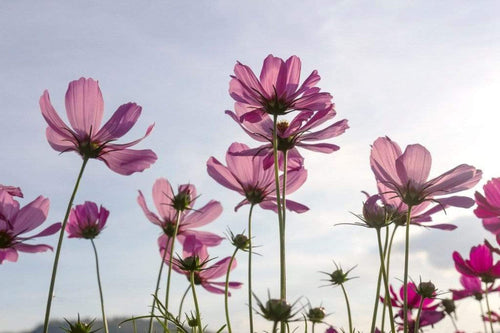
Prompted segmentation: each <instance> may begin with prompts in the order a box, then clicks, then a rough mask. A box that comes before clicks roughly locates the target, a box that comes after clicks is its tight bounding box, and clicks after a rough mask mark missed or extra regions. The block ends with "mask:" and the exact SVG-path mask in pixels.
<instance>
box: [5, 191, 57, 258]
mask: <svg viewBox="0 0 500 333" xmlns="http://www.w3.org/2000/svg"><path fill="white" fill-rule="evenodd" d="M48 211H49V199H47V198H44V197H42V196H39V197H38V198H36V199H35V200H33V201H32V202H30V203H29V204H27V205H26V206H24V207H23V208H20V205H19V202H17V201H16V200H14V198H13V197H12V196H11V195H10V194H9V193H8V192H7V191H5V190H2V189H0V264H1V263H3V261H4V260H7V261H12V262H16V261H17V258H18V256H19V254H18V251H20V252H28V253H36V252H45V251H47V250H52V247H51V246H49V245H46V244H37V245H33V244H25V242H26V241H28V240H31V239H33V238H36V237H44V236H49V235H52V234H55V233H56V232H58V231H59V229H61V223H54V224H52V225H50V226H49V227H47V228H45V229H44V230H42V231H41V232H39V233H37V234H35V235H33V236H27V237H22V236H21V235H22V234H25V233H28V232H30V231H32V230H34V229H36V228H37V227H39V226H40V225H41V224H42V223H43V222H44V221H45V219H46V218H47V214H48Z"/></svg>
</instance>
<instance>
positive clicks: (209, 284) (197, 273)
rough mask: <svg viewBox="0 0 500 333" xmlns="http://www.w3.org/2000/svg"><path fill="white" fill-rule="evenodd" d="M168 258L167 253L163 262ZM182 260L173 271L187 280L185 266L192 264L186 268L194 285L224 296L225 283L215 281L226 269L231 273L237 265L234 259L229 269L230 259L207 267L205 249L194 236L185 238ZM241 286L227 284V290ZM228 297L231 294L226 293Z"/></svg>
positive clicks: (224, 273) (222, 275)
mask: <svg viewBox="0 0 500 333" xmlns="http://www.w3.org/2000/svg"><path fill="white" fill-rule="evenodd" d="M169 250H170V249H167V251H169ZM163 251H164V248H163ZM169 256H170V253H168V252H167V256H166V258H165V262H168V260H169ZM182 258H183V259H181V260H178V263H177V265H174V266H173V269H174V270H175V271H176V272H178V273H180V274H185V275H186V276H187V278H188V279H189V277H190V271H189V270H188V269H189V268H187V269H186V267H185V266H186V264H187V263H193V262H194V263H195V264H194V265H192V264H187V266H191V267H192V268H191V269H192V270H193V271H194V283H195V284H196V285H201V286H202V287H203V288H205V289H206V290H207V291H209V292H211V293H214V294H224V287H225V285H226V284H225V282H222V281H220V282H219V281H216V279H218V278H221V277H224V276H225V275H226V273H227V271H228V269H229V270H231V271H232V270H233V269H235V268H236V265H237V263H236V258H235V259H234V260H233V262H232V264H231V267H229V263H230V261H231V257H226V258H224V259H222V260H219V261H217V262H216V263H214V264H212V265H209V262H210V259H209V256H208V252H207V247H206V245H205V244H204V243H203V242H202V241H201V240H199V239H197V238H196V235H190V236H187V237H186V239H185V240H184V244H183V253H182ZM183 266H184V267H183ZM183 268H184V269H183ZM241 286H242V283H240V282H234V281H230V282H229V288H240V287H241ZM228 296H231V293H228Z"/></svg>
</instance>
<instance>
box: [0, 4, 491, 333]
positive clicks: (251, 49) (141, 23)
mask: <svg viewBox="0 0 500 333" xmlns="http://www.w3.org/2000/svg"><path fill="white" fill-rule="evenodd" d="M499 10H500V6H499V5H498V3H496V2H495V1H475V2H470V1H439V2H436V1H420V2H415V1H399V0H398V1H395V0H394V1H391V0H388V1H330V0H325V1H308V2H304V1H264V0H262V1H251V2H250V1H247V2H243V1H196V2H195V1H193V2H180V1H153V0H144V1H119V2H117V1H85V2H82V1H72V0H71V1H43V2H42V1H34V0H33V1H2V2H1V3H0V22H1V23H0V26H1V29H0V45H1V52H0V73H2V74H1V75H2V77H3V79H2V80H1V81H0V100H1V103H2V111H1V112H2V119H3V121H2V122H0V130H1V133H2V135H3V136H4V140H3V142H4V144H3V145H2V156H3V157H2V163H1V164H0V174H1V179H0V183H3V184H8V185H16V186H20V187H21V188H22V189H23V191H24V195H25V198H24V199H23V200H22V203H23V204H26V203H28V202H29V201H31V200H33V199H34V198H35V197H36V196H38V195H40V194H41V195H44V196H47V197H49V198H50V200H51V208H50V213H49V217H48V221H49V222H50V223H53V222H57V221H60V220H61V219H62V217H63V215H64V211H65V208H66V205H67V200H68V199H69V195H70V193H71V191H72V187H73V184H74V181H75V179H76V175H77V172H78V169H79V167H80V164H81V159H80V157H79V156H78V155H77V154H75V153H67V154H58V153H57V152H56V151H54V150H52V149H51V148H50V146H49V145H48V143H47V141H46V139H45V134H44V133H45V128H46V123H45V121H44V120H43V118H42V116H41V114H40V110H39V107H38V99H39V97H40V95H41V94H42V92H43V91H44V90H45V89H48V90H49V92H50V95H51V100H52V102H53V104H54V106H55V108H56V109H57V110H58V111H59V113H60V114H62V115H63V117H65V115H64V94H65V91H66V88H67V84H68V82H70V81H71V80H74V79H78V78H80V77H82V76H83V77H92V78H95V79H98V80H99V82H100V86H101V89H102V92H103V96H104V100H105V119H107V118H109V117H110V115H111V114H112V112H114V110H116V108H117V107H118V106H119V105H121V104H123V103H126V102H129V101H134V102H136V103H138V104H140V105H141V106H142V107H143V113H142V115H141V118H140V119H139V121H138V123H137V124H136V126H135V127H134V129H133V130H132V131H131V132H130V133H129V134H127V137H126V138H125V139H131V140H132V139H135V138H137V137H139V136H141V135H142V134H143V132H144V131H145V129H146V128H147V126H148V125H150V124H152V123H155V129H154V131H153V133H152V134H151V135H150V136H149V137H148V138H147V139H146V140H144V141H143V142H142V143H141V144H140V148H151V149H153V150H154V151H155V152H156V153H157V155H158V156H159V158H158V161H157V162H156V164H154V165H153V166H152V167H151V168H150V169H148V170H146V171H145V172H143V173H140V174H134V175H132V176H129V177H124V176H120V175H117V174H115V173H113V172H111V171H110V170H109V169H108V168H107V167H106V166H105V165H104V164H103V163H101V162H99V161H91V162H90V163H89V165H88V167H87V169H86V171H85V175H84V177H83V181H82V185H81V188H80V191H79V193H78V195H77V197H76V200H75V203H77V204H78V203H82V202H83V201H85V200H93V201H96V202H97V203H101V204H102V205H104V206H105V207H107V208H108V209H109V210H110V211H111V214H110V217H109V220H108V227H107V228H106V230H105V231H104V232H103V233H102V234H101V235H100V236H99V238H98V239H97V240H96V245H97V247H98V249H99V253H100V260H101V264H102V269H101V272H102V280H103V288H104V293H105V297H106V305H107V312H108V316H110V317H112V316H118V315H126V316H132V315H136V316H137V315H143V314H146V313H147V312H148V307H149V306H150V302H151V297H150V294H151V293H152V292H153V288H154V284H155V281H156V275H157V271H158V266H159V262H160V257H159V255H158V251H157V246H156V238H157V237H158V235H159V229H158V228H157V227H156V226H154V225H152V224H151V223H149V222H148V221H147V220H146V218H145V217H144V215H143V214H142V211H141V209H140V208H139V206H138V205H137V204H136V197H137V190H139V189H140V190H142V191H143V192H144V193H145V194H146V200H147V201H148V202H149V203H151V202H152V201H151V187H152V185H153V183H154V181H155V180H156V179H157V178H159V177H165V178H167V179H169V180H170V182H171V183H172V184H173V185H174V186H176V185H179V184H183V183H188V182H190V183H192V184H195V185H196V187H197V189H198V192H199V193H201V194H202V195H201V197H200V198H199V199H198V203H200V204H203V203H205V202H208V201H209V200H211V199H216V200H219V201H221V203H222V205H223V207H224V213H223V214H222V216H221V217H220V218H219V219H218V220H217V221H216V222H214V223H213V225H210V226H208V227H207V230H211V231H214V232H217V233H219V234H223V232H224V231H225V230H226V228H227V227H230V228H231V229H232V230H234V231H236V232H238V231H241V230H243V229H244V228H245V225H246V218H247V212H248V211H247V210H246V209H241V210H240V211H239V212H238V213H234V211H233V207H234V206H235V205H236V204H237V203H238V202H239V201H240V198H238V197H237V196H235V195H234V194H233V193H230V191H229V190H227V189H225V188H222V187H221V186H219V185H218V184H217V183H215V181H213V180H212V179H211V178H210V177H209V176H208V175H207V173H206V171H205V170H206V166H205V163H206V160H207V159H208V158H209V157H210V156H215V157H216V158H218V159H221V160H222V159H223V158H224V155H225V151H226V149H227V147H229V145H230V144H231V143H232V142H234V141H238V142H244V143H247V144H249V145H253V146H255V143H254V142H252V141H251V140H250V139H249V138H248V137H247V136H246V135H245V134H244V133H243V132H242V131H241V130H240V128H239V127H238V126H236V125H235V124H234V122H233V121H232V120H231V119H230V118H229V117H227V116H226V115H225V114H224V110H226V109H231V108H232V105H233V101H232V100H231V98H230V97H229V95H228V93H227V90H228V82H229V75H230V74H231V73H232V70H233V67H234V64H235V63H236V61H240V62H242V63H244V64H247V65H249V66H251V67H252V68H254V70H255V71H256V72H258V71H260V67H261V64H262V60H263V59H264V58H265V57H266V56H267V55H268V54H270V53H272V54H274V55H275V56H279V57H282V58H288V57H289V56H290V55H297V56H299V57H300V58H301V59H302V64H303V66H302V69H303V73H302V77H305V76H306V75H308V74H309V73H310V72H311V71H312V70H314V69H317V70H318V72H319V74H320V75H321V77H322V79H321V81H320V83H319V86H320V87H321V88H322V90H324V91H328V92H331V93H332V95H333V96H334V101H335V103H336V110H337V112H338V115H337V117H338V120H340V119H344V118H347V119H348V120H349V124H350V127H351V128H350V129H349V130H348V131H347V132H346V133H345V134H344V135H342V136H341V137H338V138H336V139H335V140H332V142H333V143H336V144H338V145H340V146H341V149H340V151H338V152H336V153H334V154H332V155H324V154H309V153H304V155H305V157H306V168H307V169H308V171H309V178H308V181H307V182H306V184H305V185H304V186H303V188H301V189H300V190H299V191H297V192H296V193H294V194H293V195H292V197H293V199H294V200H296V201H299V202H301V203H304V204H306V205H308V206H309V207H310V208H311V210H310V211H309V212H308V213H306V214H303V215H292V214H289V218H288V223H287V232H288V237H287V239H288V274H289V290H288V295H289V298H290V300H291V301H294V300H297V299H299V298H300V302H301V303H302V304H307V300H309V301H310V302H311V304H312V305H313V306H317V305H320V304H322V305H323V306H324V307H325V308H326V310H327V312H328V313H330V314H331V315H330V316H329V317H328V322H330V323H332V324H334V325H336V326H339V327H346V326H347V318H346V311H345V308H344V303H343V298H342V295H341V291H340V290H339V289H332V288H318V287H319V286H321V285H323V284H324V282H321V279H322V278H323V277H322V275H321V274H320V273H319V271H331V270H333V267H334V266H333V260H335V261H336V262H337V263H340V264H341V265H342V266H343V267H345V268H349V267H351V266H354V265H358V266H357V268H356V269H355V270H354V272H353V273H354V275H355V276H358V277H359V278H358V279H355V280H353V281H351V282H349V283H348V284H347V285H346V287H347V290H348V292H349V293H350V296H351V304H352V312H353V317H354V321H355V326H356V327H357V328H358V329H360V330H362V331H364V332H368V330H369V323H370V317H371V309H372V304H373V300H374V294H375V290H374V284H375V280H376V269H377V260H378V259H377V255H376V253H377V252H376V243H375V234H374V232H373V231H371V230H366V229H362V228H356V227H351V226H336V227H334V225H335V224H336V223H341V222H353V220H354V218H353V216H352V215H351V214H350V212H359V211H360V209H361V202H362V200H363V196H362V194H361V193H360V191H361V190H366V191H369V192H374V191H375V183H374V179H373V175H372V173H371V171H370V168H369V164H368V157H369V152H370V144H371V143H372V142H373V141H374V140H375V139H376V138H377V137H379V136H384V135H388V136H390V137H391V138H392V139H393V140H395V141H397V142H398V143H400V144H401V146H405V145H407V144H411V143H421V144H423V145H424V146H426V147H427V148H428V149H429V150H430V152H431V154H432V156H433V169H432V171H431V176H436V175H438V174H440V173H442V172H444V171H447V170H448V169H450V168H452V167H454V166H456V165H458V164H460V163H468V164H472V165H474V166H476V167H478V168H480V169H482V170H483V171H484V179H483V181H481V183H480V185H482V184H484V182H485V181H486V180H487V179H489V178H491V177H494V176H499V175H500V170H499V169H498V167H499V165H500V158H499V157H498V153H497V152H498V145H497V143H498V134H497V133H498V124H499V123H500V116H499V110H500V102H499V99H498V92H499V91H500V21H499V20H498V12H499ZM65 119H66V118H65ZM478 188H479V187H478ZM472 193H473V192H472V191H469V192H468V193H467V194H469V195H471V194H472ZM435 220H436V221H439V222H451V223H455V224H457V225H458V226H459V228H458V230H456V231H454V232H452V233H449V232H440V231H433V230H417V229H415V230H412V235H413V236H412V245H411V247H412V257H411V258H412V259H411V264H410V274H411V276H412V277H413V278H414V279H416V280H418V278H419V276H421V277H422V279H424V280H429V279H430V280H432V281H434V282H435V284H436V285H437V287H438V288H439V289H441V290H447V289H448V288H453V287H454V288H456V287H458V275H457V273H455V271H454V268H453V264H452V261H451V253H452V252H453V250H459V251H461V252H462V253H466V252H468V249H469V248H470V246H472V245H477V244H479V243H480V242H482V240H483V239H484V238H485V237H489V235H488V234H487V233H486V232H485V231H484V230H483V229H482V228H481V226H480V222H479V221H478V220H477V219H476V218H474V216H473V214H472V211H471V210H459V209H456V210H451V209H450V210H449V211H448V212H447V215H445V214H438V215H436V217H435ZM277 232H278V227H277V223H276V217H275V216H274V215H273V214H271V213H269V212H262V211H257V212H256V213H255V216H254V234H255V237H256V238H255V242H256V243H257V244H260V245H261V247H259V250H258V251H259V252H260V253H261V254H262V256H259V257H256V259H255V261H254V262H255V264H254V265H255V269H256V270H255V278H256V280H255V281H256V282H255V283H254V284H255V291H256V293H257V295H259V296H261V297H262V298H265V297H266V294H267V290H269V291H270V293H271V295H272V296H277V295H278V278H277V277H278V239H277ZM43 241H44V242H47V243H49V244H51V245H54V246H55V244H56V237H55V236H54V237H50V238H47V239H44V240H43ZM396 242H397V243H396V245H395V248H394V254H393V258H394V261H393V262H394V265H393V268H392V272H393V273H394V274H393V276H392V277H391V282H392V283H394V284H395V285H398V286H399V284H400V282H399V280H400V279H402V268H401V269H399V267H402V262H403V261H402V257H403V250H402V245H401V239H400V238H398V239H397V241H396ZM231 252H232V248H231V247H230V245H229V244H228V243H227V242H225V243H223V245H221V246H220V247H219V248H217V249H214V250H213V251H212V255H213V256H217V257H219V258H221V257H224V256H227V255H230V253H231ZM238 260H239V268H238V269H237V270H235V271H234V273H233V275H232V276H233V277H234V279H235V280H240V281H245V276H246V269H245V265H246V264H245V262H246V256H245V255H241V256H239V257H238ZM52 261H53V253H43V254H21V255H20V257H19V260H18V262H17V263H11V262H5V263H4V264H3V265H2V267H1V268H0V269H1V271H2V283H3V286H4V287H3V288H2V291H1V292H0V293H1V299H2V302H0V331H2V332H9V331H20V330H28V329H30V328H33V327H34V326H35V325H37V324H39V323H40V322H41V321H42V320H43V316H44V311H45V302H46V297H47V290H48V285H49V281H50V272H51V267H52ZM173 285H174V286H175V287H174V288H173V298H172V299H174V300H176V301H177V300H178V299H180V296H181V294H182V293H183V291H184V289H185V288H186V286H187V281H186V280H185V278H184V277H181V276H175V277H174V280H173ZM245 295H246V292H245V289H243V290H241V291H239V292H235V293H234V297H233V298H232V299H231V306H232V309H233V315H232V318H233V321H234V322H233V326H234V329H235V330H236V331H243V330H244V328H245V325H246V319H245V316H246V311H245V308H246V306H245V304H246V297H245ZM199 296H200V299H201V304H202V305H201V310H202V313H203V319H204V321H205V322H206V323H207V324H208V325H209V327H210V328H211V329H217V328H218V327H220V325H222V323H223V307H222V306H219V305H222V298H220V299H217V298H216V297H213V296H212V295H210V294H208V293H207V292H206V291H204V290H200V291H199ZM174 304H175V302H174ZM188 304H189V305H188ZM494 304H495V307H496V308H498V304H499V302H496V301H494ZM190 306H191V305H190V303H187V304H186V307H187V308H189V307H190ZM477 311H478V308H477V304H475V303H474V302H472V301H471V302H463V303H460V305H459V309H458V314H459V326H460V327H461V328H462V329H467V330H468V331H471V330H473V329H475V328H477V327H481V326H480V324H479V322H478V321H477V320H478V312H477ZM78 313H80V314H81V315H82V316H89V317H99V316H100V309H99V303H98V291H97V286H96V279H95V271H94V261H93V255H92V252H91V246H90V244H89V243H88V242H87V241H84V240H75V239H66V240H65V241H64V244H63V252H62V256H61V260H60V266H59V274H58V277H57V282H56V288H55V299H54V302H53V306H52V316H53V317H54V318H74V317H76V315H77V314H78ZM439 325H440V326H439V331H440V332H444V331H449V330H451V328H450V327H451V325H450V323H448V322H443V323H440V324H439ZM478 325H479V326H478ZM257 328H258V329H260V330H264V329H268V330H269V329H270V326H269V324H268V323H267V322H265V321H264V320H261V319H258V320H257Z"/></svg>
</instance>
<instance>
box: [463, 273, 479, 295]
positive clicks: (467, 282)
mask: <svg viewBox="0 0 500 333" xmlns="http://www.w3.org/2000/svg"><path fill="white" fill-rule="evenodd" d="M460 283H461V284H462V286H463V287H464V288H465V289H466V290H468V291H471V292H473V293H481V292H482V289H481V280H480V279H479V278H478V277H477V276H466V275H461V276H460Z"/></svg>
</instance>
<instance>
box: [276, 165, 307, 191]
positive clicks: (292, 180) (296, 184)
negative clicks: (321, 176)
mask: <svg viewBox="0 0 500 333" xmlns="http://www.w3.org/2000/svg"><path fill="white" fill-rule="evenodd" d="M282 178H283V177H282V176H280V187H283V179H282ZM306 180H307V170H306V169H304V168H302V169H298V170H292V171H289V172H288V174H287V179H286V193H290V194H291V193H293V192H295V191H296V190H298V189H299V188H300V187H301V186H302V185H303V184H304V183H305V182H306ZM281 192H283V188H281Z"/></svg>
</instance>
